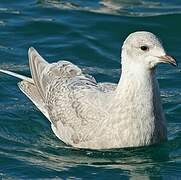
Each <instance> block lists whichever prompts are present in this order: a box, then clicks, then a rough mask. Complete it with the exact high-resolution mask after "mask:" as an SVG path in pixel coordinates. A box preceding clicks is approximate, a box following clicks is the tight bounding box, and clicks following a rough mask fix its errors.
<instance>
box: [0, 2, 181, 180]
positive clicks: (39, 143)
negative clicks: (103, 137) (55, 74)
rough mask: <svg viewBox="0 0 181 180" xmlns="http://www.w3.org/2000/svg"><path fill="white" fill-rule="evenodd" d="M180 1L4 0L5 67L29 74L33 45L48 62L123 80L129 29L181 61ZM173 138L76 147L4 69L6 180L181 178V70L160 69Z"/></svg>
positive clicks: (1, 170)
mask: <svg viewBox="0 0 181 180" xmlns="http://www.w3.org/2000/svg"><path fill="white" fill-rule="evenodd" d="M180 19H181V2H180V1H179V0H172V1H167V0H160V1H158V0H151V1H148V0H134V1H133V0H102V1H101V0H100V1H98V0H93V1H91V0H86V1H85V0H66V1H63V0H62V1H60V0H29V1H25V0H17V1H10V0H1V2H0V68H4V69H8V70H12V71H15V72H17V73H21V74H23V75H27V76H29V75H30V71H29V68H28V58H27V50H28V48H29V47H30V46H34V47H35V48H36V49H37V50H38V51H39V52H40V54H42V55H43V56H44V57H45V59H47V60H48V61H49V62H54V61H57V60H60V59H66V60H70V61H71V62H73V63H75V64H77V65H79V66H80V67H82V68H84V70H85V71H86V72H88V73H90V74H91V75H93V76H95V78H96V79H97V81H101V82H102V81H110V82H118V80H119V77H120V70H119V68H120V58H119V57H120V47H121V46H122V43H123V41H124V39H125V38H126V37H127V35H128V34H129V33H131V32H134V31H137V30H147V31H151V32H153V33H155V34H157V35H158V36H159V37H160V38H161V39H162V40H163V43H164V47H165V48H166V49H167V50H168V53H169V54H170V55H173V56H175V57H176V59H177V61H178V62H181V60H180V59H181V46H180V44H181V35H180V34H181V23H180ZM157 77H158V80H159V84H160V88H161V95H162V101H163V107H164V111H165V114H166V118H167V121H168V139H169V140H168V142H165V143H163V144H160V145H156V146H152V147H144V148H131V149H115V150H109V151H91V150H78V149H75V148H72V147H69V146H67V145H65V144H64V143H63V142H61V141H60V140H59V139H57V138H56V137H55V135H54V134H53V132H52V130H51V128H50V123H49V122H48V121H47V119H46V118H45V117H44V116H43V115H42V114H41V113H40V112H39V111H38V110H37V108H36V107H35V106H34V105H33V104H32V103H31V102H30V101H29V100H28V99H27V98H26V97H25V96H24V95H23V94H22V93H21V92H20V90H19V89H18V88H17V86H16V84H17V82H18V79H16V78H13V77H9V76H6V75H3V74H0V142H1V143H0V177H1V179H34V178H37V179H42V178H45V179H165V180H167V179H168V180H170V179H181V131H180V128H181V123H180V117H181V105H180V104H181V72H179V70H178V69H176V68H173V67H171V66H169V65H162V66H160V67H159V68H158V72H157Z"/></svg>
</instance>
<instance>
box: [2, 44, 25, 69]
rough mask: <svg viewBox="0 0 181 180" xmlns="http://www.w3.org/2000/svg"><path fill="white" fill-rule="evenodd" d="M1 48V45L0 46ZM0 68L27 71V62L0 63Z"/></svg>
mask: <svg viewBox="0 0 181 180" xmlns="http://www.w3.org/2000/svg"><path fill="white" fill-rule="evenodd" d="M0 48H1V47H0ZM0 69H4V70H9V71H28V70H29V66H28V64H27V65H26V64H5V63H4V64H0Z"/></svg>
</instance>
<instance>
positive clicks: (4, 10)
mask: <svg viewBox="0 0 181 180" xmlns="http://www.w3.org/2000/svg"><path fill="white" fill-rule="evenodd" d="M0 13H10V14H21V13H20V11H18V10H16V9H11V8H0Z"/></svg>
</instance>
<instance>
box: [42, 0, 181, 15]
mask: <svg viewBox="0 0 181 180" xmlns="http://www.w3.org/2000/svg"><path fill="white" fill-rule="evenodd" d="M41 4H42V5H43V6H48V7H54V8H58V9H64V10H77V11H86V12H92V13H100V14H108V15H117V16H120V15H121V16H133V17H135V16H136V17H149V16H160V15H170V14H181V6H180V5H178V4H174V2H173V3H171V2H170V3H169V2H154V1H145V0H136V1H134V2H133V1H130V0H128V1H125V0H100V1H99V2H98V3H95V4H94V5H89V4H86V2H85V3H84V4H83V3H82V4H80V3H73V2H71V1H68V2H67V1H56V0H54V1H50V0H44V1H41Z"/></svg>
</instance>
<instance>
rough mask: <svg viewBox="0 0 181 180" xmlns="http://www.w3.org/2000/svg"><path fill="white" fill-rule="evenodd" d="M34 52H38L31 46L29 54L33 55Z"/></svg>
mask: <svg viewBox="0 0 181 180" xmlns="http://www.w3.org/2000/svg"><path fill="white" fill-rule="evenodd" d="M33 51H36V50H35V48H34V47H32V46H31V47H30V48H29V49H28V54H31V53H32V52H33Z"/></svg>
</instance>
